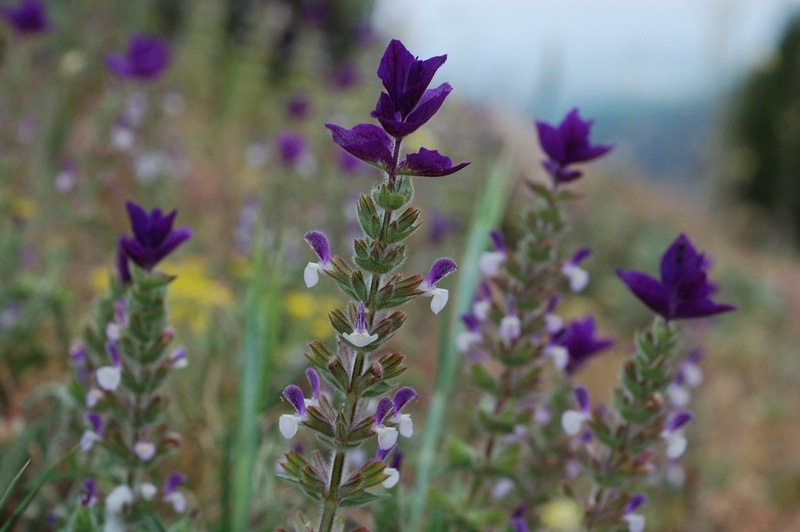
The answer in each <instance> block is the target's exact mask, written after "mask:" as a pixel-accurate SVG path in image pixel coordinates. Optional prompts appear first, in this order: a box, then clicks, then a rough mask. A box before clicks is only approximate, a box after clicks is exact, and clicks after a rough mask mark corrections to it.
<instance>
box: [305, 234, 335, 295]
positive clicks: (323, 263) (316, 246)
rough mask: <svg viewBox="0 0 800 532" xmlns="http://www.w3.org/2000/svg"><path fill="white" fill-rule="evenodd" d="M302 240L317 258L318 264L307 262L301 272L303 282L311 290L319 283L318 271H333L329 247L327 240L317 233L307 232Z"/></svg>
mask: <svg viewBox="0 0 800 532" xmlns="http://www.w3.org/2000/svg"><path fill="white" fill-rule="evenodd" d="M303 238H304V239H305V241H306V242H308V245H310V246H311V249H313V250H314V253H316V254H317V257H319V262H309V263H308V265H307V266H306V269H305V271H303V280H304V281H305V282H306V286H307V287H308V288H311V287H312V286H315V285H316V284H317V283H318V282H319V271H320V270H322V271H330V270H332V269H333V263H332V262H331V246H330V244H328V238H327V237H326V236H325V235H324V234H322V233H320V232H319V231H309V232H308V233H306V235H305V237H303Z"/></svg>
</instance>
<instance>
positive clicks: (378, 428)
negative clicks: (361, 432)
mask: <svg viewBox="0 0 800 532" xmlns="http://www.w3.org/2000/svg"><path fill="white" fill-rule="evenodd" d="M393 408H394V406H393V405H392V400H391V399H389V398H388V397H384V398H383V399H381V400H380V402H379V403H378V408H377V409H376V410H375V423H374V424H373V425H372V431H373V432H375V434H377V435H378V448H379V449H382V450H384V451H388V450H389V449H391V448H392V447H393V446H394V445H395V444H396V443H397V436H398V434H397V429H396V428H395V427H387V426H386V425H384V424H383V422H384V420H385V419H386V417H387V416H388V415H389V412H391V411H392V409H393Z"/></svg>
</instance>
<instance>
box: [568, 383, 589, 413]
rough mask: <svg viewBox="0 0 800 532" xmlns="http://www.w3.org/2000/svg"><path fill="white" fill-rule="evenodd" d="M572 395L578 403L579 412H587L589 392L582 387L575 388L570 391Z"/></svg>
mask: <svg viewBox="0 0 800 532" xmlns="http://www.w3.org/2000/svg"><path fill="white" fill-rule="evenodd" d="M572 393H573V394H574V395H575V400H577V401H578V406H579V407H580V409H581V412H588V411H589V408H590V407H591V403H590V402H589V392H588V391H587V390H586V388H584V387H583V386H576V387H574V388H573V389H572Z"/></svg>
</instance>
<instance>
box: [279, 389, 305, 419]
mask: <svg viewBox="0 0 800 532" xmlns="http://www.w3.org/2000/svg"><path fill="white" fill-rule="evenodd" d="M283 397H284V399H286V400H287V401H289V402H290V403H291V404H292V406H293V407H294V409H295V410H296V411H297V413H298V414H300V415H301V416H302V415H305V413H306V400H305V398H303V390H301V389H300V388H299V387H298V386H295V385H294V384H290V385H289V386H287V387H286V389H285V390H283Z"/></svg>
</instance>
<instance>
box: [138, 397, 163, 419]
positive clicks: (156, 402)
mask: <svg viewBox="0 0 800 532" xmlns="http://www.w3.org/2000/svg"><path fill="white" fill-rule="evenodd" d="M168 406H169V398H167V397H163V396H160V395H156V396H153V398H152V399H150V402H149V403H148V404H147V407H146V408H145V409H144V412H143V413H142V419H143V420H144V421H145V422H146V423H154V422H155V421H156V419H157V418H158V416H160V415H161V414H162V413H163V412H164V411H165V410H166V409H167V407H168Z"/></svg>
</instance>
